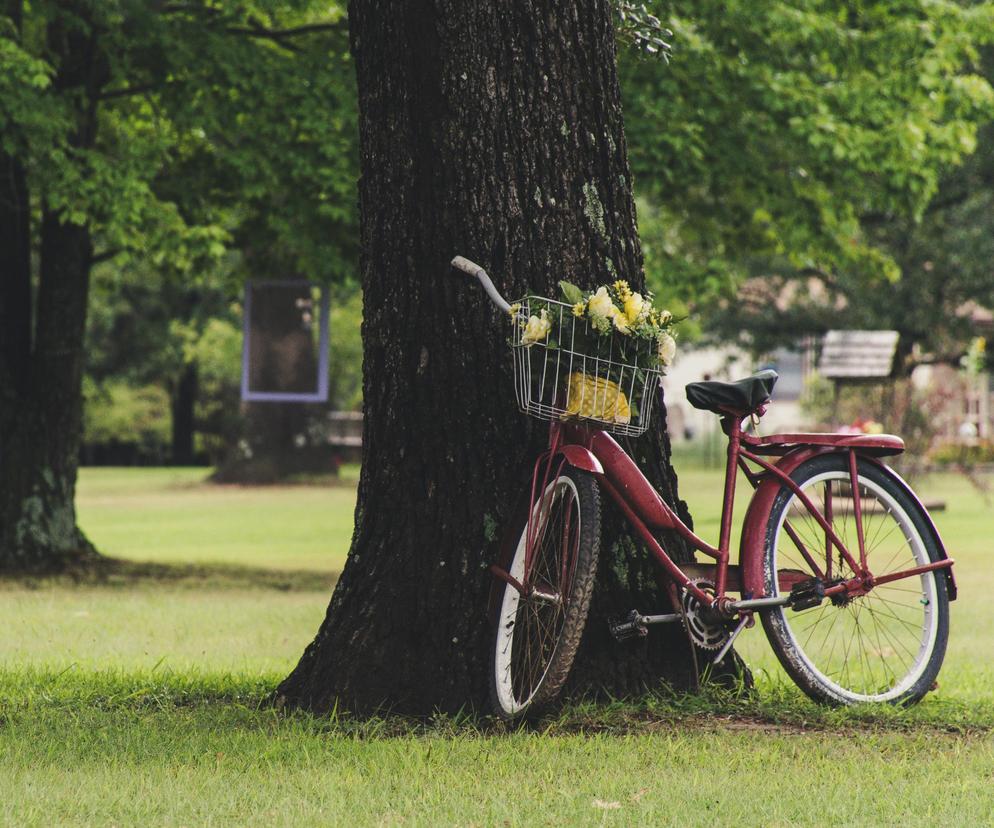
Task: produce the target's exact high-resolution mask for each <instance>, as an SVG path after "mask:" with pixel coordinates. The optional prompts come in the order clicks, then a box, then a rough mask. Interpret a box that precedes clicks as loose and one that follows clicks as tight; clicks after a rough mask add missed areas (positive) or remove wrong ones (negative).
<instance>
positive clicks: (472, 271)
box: [452, 256, 511, 313]
mask: <svg viewBox="0 0 994 828" xmlns="http://www.w3.org/2000/svg"><path fill="white" fill-rule="evenodd" d="M452 267H454V268H455V269H456V270H461V271H462V272H463V273H465V274H466V275H468V276H472V277H474V278H475V279H479V280H480V284H481V285H482V286H483V289H484V290H485V291H486V292H487V296H489V297H490V301H491V302H493V303H494V304H495V305H496V306H497V307H498V308H500V309H501V310H502V311H504V313H509V312H510V310H511V305H510V304H509V303H508V301H507V300H506V299H505V298H504V297H503V296H501V295H500V292H499V291H498V290H497V288H495V287H494V283H493V282H492V281H490V277H489V276H488V275H487V271H485V270H484V269H483V268H482V267H480V266H479V265H478V264H476V263H475V262H471V261H470V260H469V259H467V258H464V257H463V256H456V257H455V258H454V259H453V260H452Z"/></svg>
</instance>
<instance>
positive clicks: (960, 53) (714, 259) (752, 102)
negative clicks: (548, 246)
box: [622, 0, 994, 332]
mask: <svg viewBox="0 0 994 828" xmlns="http://www.w3.org/2000/svg"><path fill="white" fill-rule="evenodd" d="M654 5H655V8H656V9H657V13H658V14H659V16H660V17H661V18H662V20H663V22H664V23H665V24H666V25H667V26H669V27H670V28H671V29H673V31H674V38H673V41H674V44H675V54H674V59H673V60H672V61H671V64H670V66H669V68H668V70H667V71H665V72H661V71H658V69H657V67H655V66H653V65H652V63H650V62H646V61H640V60H636V59H631V58H630V57H629V56H627V55H626V56H625V59H624V60H622V89H623V91H624V97H625V104H626V111H627V123H628V132H629V143H630V146H631V147H632V169H633V171H634V174H635V182H636V189H637V192H638V193H639V194H640V195H641V196H642V198H643V199H644V204H643V205H641V206H640V211H639V213H640V219H641V221H640V227H641V230H642V237H643V244H644V247H645V250H646V257H647V263H648V264H647V268H648V277H649V279H650V282H651V283H652V284H653V286H655V287H657V289H659V290H661V291H664V295H668V296H669V295H675V296H677V297H679V298H680V299H682V300H683V301H685V302H687V303H689V304H690V305H692V307H693V308H694V311H695V313H694V315H695V316H699V317H700V318H701V319H702V320H705V321H707V322H710V323H711V329H712V330H714V331H717V332H725V331H727V330H728V325H729V324H732V325H734V324H735V317H736V315H737V314H738V312H739V309H738V307H737V306H736V305H735V303H734V298H733V297H734V295H735V289H736V288H737V286H738V285H739V284H741V282H742V281H743V279H745V278H747V277H749V276H755V275H764V276H765V275H768V274H784V275H786V276H790V277H796V278H798V279H805V278H807V277H808V276H810V275H818V276H819V278H821V277H824V278H825V280H826V281H827V282H838V283H839V284H840V286H844V288H845V289H857V290H862V291H863V294H862V295H864V296H869V295H872V294H874V293H875V294H876V295H877V296H879V297H883V296H887V295H888V292H889V291H891V290H892V289H893V287H892V286H893V282H894V280H896V279H897V277H898V274H899V273H900V272H901V271H902V268H903V265H904V262H903V261H902V259H901V255H900V253H899V251H898V250H897V248H896V247H895V246H893V245H890V244H887V243H886V240H884V239H882V238H881V237H880V235H879V233H878V232H877V228H878V227H879V225H880V221H881V219H884V218H886V220H887V221H888V222H894V221H897V222H903V223H904V224H905V225H906V226H912V225H915V224H916V223H917V222H918V221H919V219H920V218H921V216H922V214H923V211H924V210H925V208H926V205H928V204H929V202H930V201H931V200H932V198H933V196H934V195H935V194H936V192H937V187H938V185H939V180H940V178H941V176H942V175H943V174H944V173H945V172H947V171H949V170H950V169H952V168H953V167H955V166H956V165H957V164H958V163H960V162H961V161H962V159H963V158H964V157H965V156H967V155H969V153H971V152H972V151H973V149H974V148H975V147H976V145H977V142H976V130H977V125H978V123H983V122H985V121H986V120H989V118H990V113H991V102H992V96H991V89H990V86H989V84H988V83H987V81H986V80H984V78H983V77H982V76H981V75H980V74H979V73H978V66H977V49H978V46H979V44H982V43H983V42H984V40H985V38H988V37H990V36H991V33H992V32H994V6H992V4H991V3H989V2H980V3H977V2H964V3H958V2H949V3H931V2H923V1H921V0H909V2H892V0H877V1H876V2H864V3H859V4H852V3H839V2H817V3H801V4H799V3H794V2H767V3H754V2H748V0H731V1H730V2H724V1H723V2H703V3H701V2H689V1H688V2H684V1H683V0H661V1H660V2H659V3H657V4H654ZM719 299H725V300H729V305H728V310H729V313H728V315H727V316H721V317H720V318H719V317H717V316H716V315H715V313H714V312H715V310H716V307H715V305H716V302H717V300H719ZM852 304H853V306H855V305H856V304H857V303H855V302H854V303H852ZM854 310H855V307H854ZM767 317H768V323H769V324H768V327H770V328H781V327H784V326H785V325H784V323H787V324H788V325H789V322H790V320H783V319H780V318H777V319H776V320H773V319H771V318H770V317H769V314H767Z"/></svg>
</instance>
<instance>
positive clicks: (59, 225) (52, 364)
mask: <svg viewBox="0 0 994 828" xmlns="http://www.w3.org/2000/svg"><path fill="white" fill-rule="evenodd" d="M9 5H10V8H12V9H14V7H16V9H14V10H15V11H19V9H20V5H21V4H20V3H13V4H9ZM12 19H13V20H14V21H15V22H16V21H18V20H19V19H20V16H19V14H13V15H12ZM85 19H86V8H85V5H84V6H81V7H80V8H78V9H70V10H67V11H66V17H65V18H64V19H63V18H61V17H56V18H55V19H54V21H53V23H52V24H51V26H50V28H49V31H48V32H47V37H48V45H49V48H50V51H51V53H52V55H53V56H54V58H55V61H56V65H57V70H56V74H55V78H54V80H53V86H54V87H55V89H57V90H59V91H64V90H69V89H72V90H76V91H77V92H78V95H77V97H76V99H75V100H76V110H75V112H74V113H73V114H74V116H75V118H76V130H75V132H74V134H73V139H72V140H73V144H74V146H76V147H79V148H85V147H89V146H92V145H93V142H94V140H95V137H96V109H95V101H96V95H97V92H98V91H99V88H100V87H101V85H102V84H103V83H104V82H105V81H106V77H107V67H106V62H105V57H104V56H103V55H102V54H101V53H100V51H99V49H97V48H95V35H94V34H93V33H92V32H88V31H85V30H84V29H85V27H84V26H83V25H82V24H81V22H80V21H81V20H83V21H85ZM30 219H31V211H30V198H29V193H28V184H27V178H26V175H25V171H24V169H23V167H22V166H21V165H20V164H19V163H18V162H17V161H16V159H14V158H9V157H0V228H2V230H0V569H3V570H16V569H30V570H42V569H56V568H60V567H63V566H65V565H67V564H69V563H72V562H76V561H79V560H80V559H86V558H89V557H91V556H93V555H95V552H94V550H93V547H92V546H91V545H90V543H89V542H88V541H87V540H86V538H85V537H84V536H83V534H82V532H80V530H79V528H78V527H77V526H76V509H75V504H74V498H75V490H76V472H77V467H78V453H79V444H80V437H81V432H82V390H81V384H82V377H83V359H84V354H83V332H84V329H85V326H86V304H87V295H88V291H89V274H90V264H91V261H92V258H93V246H92V241H91V238H90V231H89V229H88V228H86V227H82V226H78V225H73V224H68V223H65V222H63V221H62V219H61V218H60V217H59V216H58V215H57V214H55V213H54V212H52V211H50V210H49V209H48V208H47V206H46V205H45V204H42V210H41V226H40V229H39V233H38V235H39V238H40V248H39V256H38V259H39V275H38V283H37V294H36V295H37V306H36V307H34V308H33V307H32V290H31V256H30V243H31V229H30ZM32 320H33V322H34V325H33V329H32Z"/></svg>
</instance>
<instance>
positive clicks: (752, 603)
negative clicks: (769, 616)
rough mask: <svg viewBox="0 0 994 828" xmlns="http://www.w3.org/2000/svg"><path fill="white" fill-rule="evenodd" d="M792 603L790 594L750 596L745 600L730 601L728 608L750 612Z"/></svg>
mask: <svg viewBox="0 0 994 828" xmlns="http://www.w3.org/2000/svg"><path fill="white" fill-rule="evenodd" d="M789 603H790V596H789V595H781V596H780V597H778V598H750V599H748V600H745V601H730V602H729V603H728V608H729V609H730V610H735V611H736V612H750V611H751V610H758V609H765V608H767V607H785V606H787V604H789Z"/></svg>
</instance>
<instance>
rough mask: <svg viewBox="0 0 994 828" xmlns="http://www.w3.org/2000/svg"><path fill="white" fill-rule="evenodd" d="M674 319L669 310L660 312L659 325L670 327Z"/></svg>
mask: <svg viewBox="0 0 994 828" xmlns="http://www.w3.org/2000/svg"><path fill="white" fill-rule="evenodd" d="M672 318H673V314H672V313H670V312H669V311H668V310H662V311H660V312H659V324H660V325H668V324H669V323H670V320H671V319H672Z"/></svg>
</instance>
